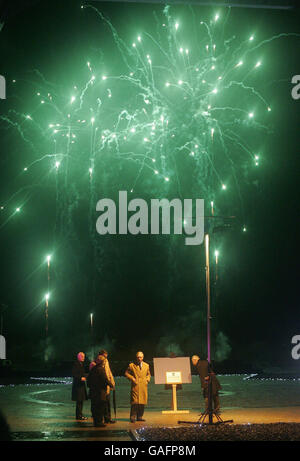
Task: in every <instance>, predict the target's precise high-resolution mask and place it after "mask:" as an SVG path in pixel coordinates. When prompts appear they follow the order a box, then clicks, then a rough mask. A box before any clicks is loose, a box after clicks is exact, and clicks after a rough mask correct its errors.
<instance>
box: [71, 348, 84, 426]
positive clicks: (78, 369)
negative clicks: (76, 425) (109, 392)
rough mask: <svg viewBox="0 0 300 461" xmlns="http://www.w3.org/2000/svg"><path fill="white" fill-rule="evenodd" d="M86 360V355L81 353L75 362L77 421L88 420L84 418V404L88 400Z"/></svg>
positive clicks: (73, 389) (74, 386)
mask: <svg viewBox="0 0 300 461" xmlns="http://www.w3.org/2000/svg"><path fill="white" fill-rule="evenodd" d="M84 360H85V354H84V353H83V352H79V353H78V354H77V360H76V362H74V364H73V369H72V376H73V384H72V400H73V401H74V402H76V419H77V420H79V421H82V420H86V419H87V418H86V417H85V416H82V409H83V402H84V400H87V392H86V386H85V382H86V373H85V368H84Z"/></svg>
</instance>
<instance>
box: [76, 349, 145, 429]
mask: <svg viewBox="0 0 300 461" xmlns="http://www.w3.org/2000/svg"><path fill="white" fill-rule="evenodd" d="M84 361H85V354H84V353H83V352H79V353H78V354H77V360H76V362H75V363H74V365H73V370H72V375H73V385H72V400H73V401H75V402H76V419H77V420H79V421H83V420H86V419H87V418H86V417H85V416H83V414H82V409H83V402H84V400H87V399H88V398H90V399H91V413H92V418H93V421H94V426H96V427H105V426H106V424H114V423H115V421H114V420H113V419H112V418H111V406H110V393H111V390H113V391H114V390H115V380H114V377H113V374H112V372H111V369H110V366H109V361H108V353H107V351H105V350H101V351H100V352H99V354H98V356H97V358H96V360H95V361H93V362H91V363H90V366H89V373H88V374H87V373H86V371H85V368H84ZM125 376H126V378H127V379H129V381H130V382H131V396H130V402H131V408H130V421H131V422H132V423H134V422H135V421H145V420H144V419H143V415H144V408H145V405H146V404H147V401H148V383H149V381H150V379H151V374H150V367H149V365H148V363H146V362H144V354H143V352H140V351H139V352H138V353H137V354H136V361H135V362H132V363H130V364H129V366H128V368H127V370H126V372H125ZM86 385H87V387H88V388H89V392H88V391H87V387H86Z"/></svg>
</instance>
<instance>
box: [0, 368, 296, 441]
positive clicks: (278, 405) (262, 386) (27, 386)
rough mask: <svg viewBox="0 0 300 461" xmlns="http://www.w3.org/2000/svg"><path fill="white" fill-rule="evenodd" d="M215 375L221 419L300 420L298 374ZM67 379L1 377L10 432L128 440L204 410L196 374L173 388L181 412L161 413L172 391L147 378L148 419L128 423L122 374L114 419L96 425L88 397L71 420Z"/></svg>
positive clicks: (20, 436)
mask: <svg viewBox="0 0 300 461" xmlns="http://www.w3.org/2000/svg"><path fill="white" fill-rule="evenodd" d="M219 379H220V382H221V384H222V391H221V395H220V398H221V407H222V418H223V419H224V420H228V419H233V424H234V425H238V424H249V423H251V424H254V423H300V380H298V379H295V380H291V379H287V380H282V379H273V380H266V379H265V380H260V379H253V378H252V379H249V376H247V375H234V376H232V375H231V376H226V375H221V376H219ZM71 382H72V380H71V378H41V379H30V380H28V381H27V382H26V383H24V382H23V383H22V384H16V383H15V384H13V383H11V384H9V385H8V384H7V383H5V385H4V384H3V381H2V384H1V381H0V409H1V411H2V413H3V414H4V416H5V417H6V419H7V422H8V424H9V426H10V430H11V434H12V438H13V439H14V440H57V441H58V440H64V441H65V440H72V441H73V440H80V441H82V440H105V441H130V440H132V439H133V433H134V430H138V429H140V428H141V427H145V428H147V427H150V428H151V427H152V428H157V427H161V426H166V427H173V428H175V427H178V421H179V420H188V421H194V422H197V421H198V419H199V416H200V413H201V411H202V410H203V398H202V394H201V389H200V383H199V378H198V377H193V382H192V384H186V385H183V389H182V390H181V391H178V393H177V398H178V409H181V410H189V414H184V415H166V414H162V410H168V409H170V405H171V391H169V390H168V391H166V390H165V389H164V386H161V385H155V384H154V382H151V383H150V385H149V402H148V406H147V407H146V411H145V419H146V422H145V423H141V422H140V423H134V424H133V423H130V422H129V409H130V405H129V391H130V385H129V383H128V381H127V380H126V379H125V378H123V377H122V378H118V377H117V378H116V398H117V418H116V420H117V422H116V424H112V425H107V426H106V427H105V428H94V427H93V422H92V419H91V417H90V415H91V414H90V402H89V401H87V402H85V404H84V414H85V416H87V417H88V420H87V421H84V422H76V421H75V418H74V413H75V404H74V402H72V401H71V400H70V398H71ZM181 427H182V426H181ZM299 427H300V426H299Z"/></svg>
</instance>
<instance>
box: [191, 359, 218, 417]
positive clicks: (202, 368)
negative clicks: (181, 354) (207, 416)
mask: <svg viewBox="0 0 300 461" xmlns="http://www.w3.org/2000/svg"><path fill="white" fill-rule="evenodd" d="M192 364H193V365H194V367H196V369H197V372H198V375H199V378H200V381H201V388H202V391H203V397H204V401H205V410H206V411H207V410H208V404H209V402H208V390H209V378H210V379H211V382H212V402H213V411H214V413H215V414H217V415H219V414H220V398H219V390H220V389H222V386H221V384H220V382H219V380H218V378H217V377H216V375H215V373H214V372H213V370H212V368H211V367H210V372H209V369H208V361H207V360H200V357H199V356H198V355H193V357H192Z"/></svg>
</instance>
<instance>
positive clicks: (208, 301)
mask: <svg viewBox="0 0 300 461" xmlns="http://www.w3.org/2000/svg"><path fill="white" fill-rule="evenodd" d="M205 259H206V266H205V270H206V297H207V361H208V363H210V358H211V354H210V353H211V347H210V319H211V316H210V274H209V235H208V234H205Z"/></svg>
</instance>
